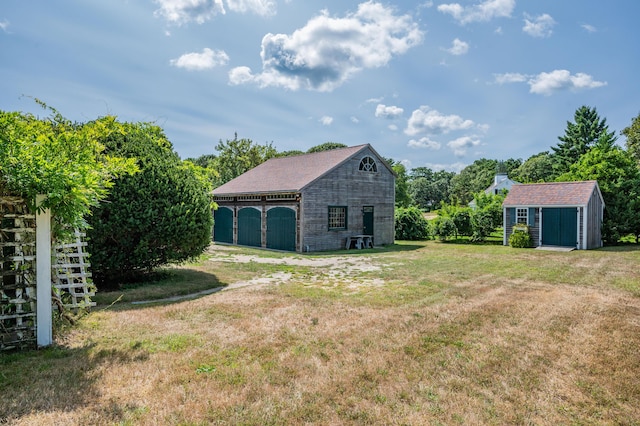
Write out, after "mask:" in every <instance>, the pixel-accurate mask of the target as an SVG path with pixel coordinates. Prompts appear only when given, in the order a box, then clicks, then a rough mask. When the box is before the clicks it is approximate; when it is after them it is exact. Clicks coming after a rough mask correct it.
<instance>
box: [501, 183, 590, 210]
mask: <svg viewBox="0 0 640 426" xmlns="http://www.w3.org/2000/svg"><path fill="white" fill-rule="evenodd" d="M594 190H597V193H598V195H599V196H600V198H601V199H602V194H601V193H600V188H599V187H598V182H597V181H595V180H588V181H580V182H547V183H532V184H519V185H513V186H512V187H511V190H510V191H509V193H508V194H507V196H506V198H505V199H504V202H503V203H502V205H503V206H504V207H515V206H534V207H535V206H558V207H560V206H567V207H573V206H575V207H579V206H586V205H587V204H589V200H590V199H591V195H592V194H593V191H594Z"/></svg>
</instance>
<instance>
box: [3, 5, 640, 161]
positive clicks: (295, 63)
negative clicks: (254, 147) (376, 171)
mask: <svg viewBox="0 0 640 426" xmlns="http://www.w3.org/2000/svg"><path fill="white" fill-rule="evenodd" d="M454 1H455V0H453V1H447V0H443V1H437V0H433V1H395V2H391V1H380V2H379V1H360V2H359V1H349V0H321V1H314V0H135V1H134V0H110V1H108V2H107V1H100V0H58V1H55V2H53V1H50V0H29V1H24V0H3V1H2V4H1V6H0V54H1V55H2V58H1V61H0V73H1V74H0V75H1V76H2V78H1V79H0V94H1V96H0V109H2V110H5V111H24V112H33V113H36V114H42V113H43V112H42V110H41V109H39V108H38V107H37V106H36V105H35V103H34V102H33V100H32V99H31V97H35V98H39V99H42V100H43V101H45V102H46V103H48V104H49V105H51V106H53V107H55V108H56V109H58V110H59V111H60V112H61V113H62V114H63V115H65V116H66V117H68V118H70V119H73V120H77V121H87V120H91V119H94V118H96V117H99V116H104V115H107V114H112V115H116V116H118V118H119V119H120V120H122V121H151V122H155V123H157V124H158V125H160V126H162V127H163V128H164V129H165V132H166V134H167V136H168V138H169V139H170V140H171V142H172V143H173V145H174V148H175V150H176V151H177V152H178V153H179V154H180V156H181V157H182V158H187V157H195V156H199V155H202V154H211V153H215V150H214V146H215V144H216V143H217V142H218V141H219V140H220V139H222V140H226V139H232V138H233V137H234V134H235V133H236V132H237V134H238V137H240V138H249V139H252V140H253V141H255V142H257V143H261V144H262V143H266V142H272V143H273V145H274V146H275V147H276V148H277V149H278V150H279V151H285V150H292V149H299V150H307V149H308V148H310V147H312V146H315V145H318V144H321V143H324V142H328V141H332V142H341V143H344V144H347V145H357V144H362V143H370V144H372V146H373V147H374V148H375V149H376V150H377V151H378V152H379V153H380V154H381V155H383V156H385V157H390V158H393V159H395V160H399V161H404V162H405V164H406V165H407V166H408V167H409V168H413V167H419V166H427V167H431V168H433V169H438V170H439V169H446V170H450V171H459V170H461V168H463V167H464V166H465V165H468V164H471V163H472V162H473V161H474V160H476V159H479V158H483V157H484V158H490V159H498V160H503V159H507V158H522V159H526V158H528V157H529V156H531V155H533V154H536V153H538V152H541V151H545V150H549V148H550V147H551V146H553V145H556V144H557V142H558V139H557V137H558V136H561V135H563V134H564V130H565V128H566V123H567V121H572V120H573V114H574V112H575V110H576V109H577V108H579V107H580V106H582V105H587V106H591V107H596V108H597V110H598V113H599V114H600V116H601V117H603V118H606V119H607V123H608V124H609V128H610V130H614V131H616V132H617V133H618V132H619V131H620V130H622V129H623V128H624V127H627V126H629V125H630V124H631V121H632V119H633V118H634V117H636V116H637V115H638V114H639V113H640V96H639V95H640V91H639V86H640V78H638V76H639V75H640V73H639V71H640V69H639V68H640V66H639V61H640V55H638V53H637V52H638V45H637V43H638V40H640V27H639V26H638V25H637V17H638V16H640V2H638V1H637V0H616V1H612V2H605V1H595V0H562V1H558V0H535V1H534V0H527V1H524V0H458V2H454ZM619 143H620V144H624V137H623V136H621V137H620V138H619Z"/></svg>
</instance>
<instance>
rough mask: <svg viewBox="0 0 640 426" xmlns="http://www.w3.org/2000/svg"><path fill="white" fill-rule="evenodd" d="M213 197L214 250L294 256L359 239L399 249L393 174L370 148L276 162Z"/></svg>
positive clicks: (277, 159)
mask: <svg viewBox="0 0 640 426" xmlns="http://www.w3.org/2000/svg"><path fill="white" fill-rule="evenodd" d="M213 195H214V199H215V201H216V203H217V204H218V209H217V210H215V211H214V220H215V221H214V231H213V240H214V241H215V242H222V243H227V244H238V245H246V246H254V247H262V248H271V249H278V250H287V251H297V252H310V251H322V250H336V249H341V248H345V247H346V245H347V242H348V241H351V239H352V237H354V236H362V235H366V236H371V238H366V239H365V240H366V241H370V240H372V241H373V243H374V244H375V245H384V244H393V242H394V233H395V226H394V205H395V173H394V172H393V170H392V169H391V168H390V166H389V165H388V164H387V162H386V161H385V160H384V159H383V158H382V157H380V155H379V154H378V153H377V152H376V151H375V150H374V149H373V148H372V147H371V145H369V144H365V145H358V146H353V147H348V148H340V149H334V150H330V151H322V152H317V153H312V154H303V155H297V156H291V157H281V158H272V159H270V160H268V161H266V162H264V163H262V164H260V165H259V166H257V167H255V168H253V169H251V170H249V171H248V172H246V173H244V174H242V175H240V176H238V177H237V178H235V179H233V180H231V181H229V182H227V183H225V184H224V185H222V186H220V187H218V188H216V189H214V190H213ZM360 240H361V241H362V239H360ZM354 241H358V240H357V239H356V240H354Z"/></svg>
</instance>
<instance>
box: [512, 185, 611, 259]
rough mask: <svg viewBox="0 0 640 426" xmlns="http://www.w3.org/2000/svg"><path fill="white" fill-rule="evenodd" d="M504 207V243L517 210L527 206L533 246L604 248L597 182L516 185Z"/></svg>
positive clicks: (602, 204)
mask: <svg viewBox="0 0 640 426" xmlns="http://www.w3.org/2000/svg"><path fill="white" fill-rule="evenodd" d="M502 206H503V209H504V214H503V218H504V236H503V239H504V241H503V243H504V245H508V241H509V237H510V235H511V233H512V229H513V225H514V224H515V223H516V222H517V217H516V215H517V212H518V210H521V211H523V210H522V209H526V210H527V212H528V213H527V218H528V225H529V231H530V234H531V238H532V240H533V244H534V246H536V247H537V246H541V245H559V246H566V247H575V248H577V249H593V248H598V247H602V234H601V226H602V219H603V211H604V201H603V199H602V194H601V193H600V188H599V186H598V183H597V182H596V181H583V182H549V183H537V184H527V185H514V186H513V187H512V188H511V191H510V192H509V194H508V195H507V197H506V198H505V200H504V202H503V204H502Z"/></svg>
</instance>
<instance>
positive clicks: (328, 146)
mask: <svg viewBox="0 0 640 426" xmlns="http://www.w3.org/2000/svg"><path fill="white" fill-rule="evenodd" d="M346 147H347V145H345V144H343V143H339V142H325V143H322V144H320V145H316V146H313V147H311V148H309V149H308V150H307V153H308V154H311V153H314V152H322V151H331V150H332V149H338V148H346Z"/></svg>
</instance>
